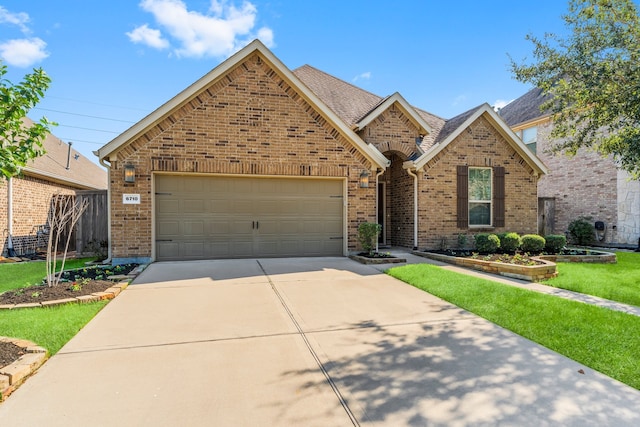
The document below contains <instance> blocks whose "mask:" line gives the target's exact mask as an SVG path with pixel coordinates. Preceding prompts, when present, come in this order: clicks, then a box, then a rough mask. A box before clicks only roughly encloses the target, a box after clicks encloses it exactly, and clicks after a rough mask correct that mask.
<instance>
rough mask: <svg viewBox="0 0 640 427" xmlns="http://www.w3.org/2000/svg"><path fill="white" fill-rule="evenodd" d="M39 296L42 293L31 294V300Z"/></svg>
mask: <svg viewBox="0 0 640 427" xmlns="http://www.w3.org/2000/svg"><path fill="white" fill-rule="evenodd" d="M40 295H42V292H38V291H36V292H33V293H32V294H31V298H38V297H39V296H40Z"/></svg>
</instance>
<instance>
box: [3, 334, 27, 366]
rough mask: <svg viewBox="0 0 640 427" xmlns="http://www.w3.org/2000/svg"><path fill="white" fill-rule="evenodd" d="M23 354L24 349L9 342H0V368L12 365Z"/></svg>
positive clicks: (24, 352)
mask: <svg viewBox="0 0 640 427" xmlns="http://www.w3.org/2000/svg"><path fill="white" fill-rule="evenodd" d="M24 354H26V351H25V350H24V348H22V347H20V346H17V345H15V344H14V343H11V342H4V341H0V368H2V367H3V366H7V365H10V364H12V363H13V362H15V361H16V360H18V359H19V358H20V356H22V355H24Z"/></svg>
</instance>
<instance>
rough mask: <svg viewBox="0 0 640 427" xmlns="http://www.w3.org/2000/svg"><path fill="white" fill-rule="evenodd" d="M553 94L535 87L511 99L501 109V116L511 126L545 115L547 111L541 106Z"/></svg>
mask: <svg viewBox="0 0 640 427" xmlns="http://www.w3.org/2000/svg"><path fill="white" fill-rule="evenodd" d="M550 97H551V95H548V94H547V95H544V94H543V93H542V89H540V88H534V89H531V90H530V91H529V92H527V93H525V94H524V95H522V96H521V97H520V98H517V99H515V100H513V101H511V102H510V103H509V104H507V105H505V106H504V107H503V108H502V109H500V112H499V114H500V117H502V118H503V119H504V121H505V122H506V123H507V124H508V125H509V126H511V127H513V126H516V125H519V124H521V123H525V122H528V121H530V120H534V119H537V118H538V117H542V116H545V115H546V113H543V112H542V111H540V106H541V105H542V104H543V103H544V102H545V101H547V100H548V99H549V98H550Z"/></svg>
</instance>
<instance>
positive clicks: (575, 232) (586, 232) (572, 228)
mask: <svg viewBox="0 0 640 427" xmlns="http://www.w3.org/2000/svg"><path fill="white" fill-rule="evenodd" d="M590 219H591V218H588V217H580V218H578V219H574V220H573V221H571V223H570V224H569V234H570V235H571V239H572V240H573V242H574V243H576V244H578V245H583V246H585V245H588V244H590V243H591V242H592V241H593V233H594V227H593V224H592V223H591V221H590Z"/></svg>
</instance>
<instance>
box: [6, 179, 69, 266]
mask: <svg viewBox="0 0 640 427" xmlns="http://www.w3.org/2000/svg"><path fill="white" fill-rule="evenodd" d="M12 186H13V236H12V237H13V239H12V240H13V244H14V248H15V249H16V251H17V252H18V255H22V253H23V252H24V251H28V250H30V249H29V248H31V247H32V246H33V245H34V244H35V243H36V242H35V240H36V239H35V234H34V233H35V229H36V228H37V226H38V225H42V224H46V223H47V215H48V213H49V206H50V203H51V197H52V196H53V195H55V194H67V195H71V194H75V189H73V188H72V187H69V186H65V185H61V184H55V183H52V182H50V181H45V180H43V179H39V178H35V177H30V176H22V177H14V178H13V179H12ZM7 189H8V184H7V181H6V180H3V181H2V182H1V183H0V200H3V202H2V203H0V224H1V226H2V230H3V235H2V237H3V242H2V244H3V253H6V243H7V242H6V232H7V228H8V224H7V214H8V213H7V202H6V201H7ZM45 247H46V242H45Z"/></svg>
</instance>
